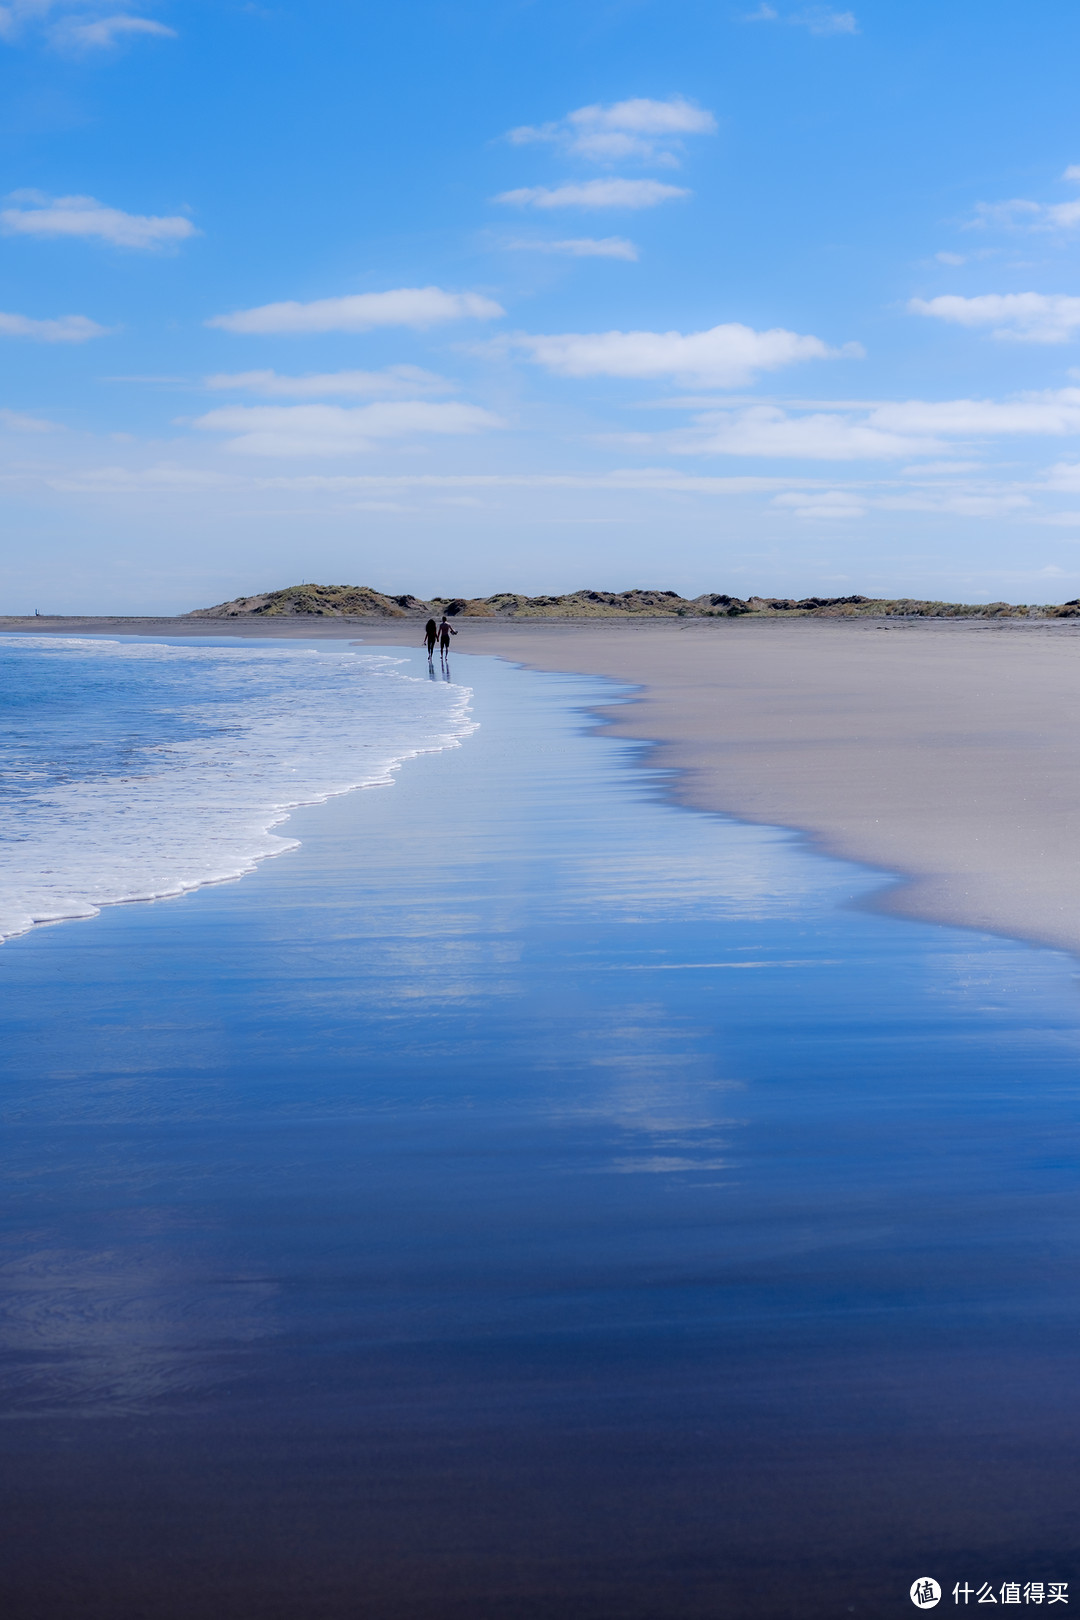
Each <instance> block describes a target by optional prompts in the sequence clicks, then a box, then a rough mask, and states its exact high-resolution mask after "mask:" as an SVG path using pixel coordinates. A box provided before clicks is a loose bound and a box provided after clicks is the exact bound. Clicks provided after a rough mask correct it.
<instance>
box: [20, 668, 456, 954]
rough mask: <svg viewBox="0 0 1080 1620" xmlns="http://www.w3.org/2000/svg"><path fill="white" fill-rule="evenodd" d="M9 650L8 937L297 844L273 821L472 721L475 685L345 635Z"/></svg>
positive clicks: (215, 878)
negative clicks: (418, 673) (346, 643)
mask: <svg viewBox="0 0 1080 1620" xmlns="http://www.w3.org/2000/svg"><path fill="white" fill-rule="evenodd" d="M3 654H4V662H5V666H6V671H7V673H8V683H7V684H8V693H7V698H8V699H9V700H10V703H11V704H12V705H14V704H18V705H19V706H18V708H17V711H15V710H14V709H13V708H11V707H9V713H11V712H14V713H15V720H14V721H13V722H8V723H6V724H5V729H4V735H3V739H2V740H3V745H4V746H3V758H2V760H0V764H2V767H3V768H2V772H0V790H2V792H3V801H4V812H5V814H4V825H3V828H2V830H0V939H3V938H9V937H11V936H12V935H15V934H21V933H25V932H26V931H27V930H28V929H29V928H31V927H33V925H34V924H35V923H44V922H57V921H60V920H62V919H65V918H76V917H91V916H94V915H96V914H97V912H98V911H99V910H100V908H101V907H102V906H106V905H116V904H118V903H120V902H122V901H125V900H150V899H161V898H165V897H167V896H170V895H179V894H183V893H184V892H185V891H187V890H190V889H195V888H199V887H200V886H201V885H203V884H207V883H218V882H222V881H223V880H226V879H229V878H236V877H240V876H241V875H243V874H244V873H246V872H250V871H251V870H252V869H253V868H254V866H255V864H256V862H257V861H260V860H263V859H265V857H267V856H269V855H279V854H281V853H282V852H283V851H285V850H288V849H293V848H296V847H297V840H295V839H290V838H286V837H282V836H280V835H278V834H276V833H274V832H272V831H271V829H272V828H273V827H275V826H276V825H278V824H279V823H280V822H282V821H283V820H284V819H285V818H286V816H287V815H288V812H289V809H290V808H293V807H296V806H298V805H304V804H315V803H319V802H321V801H323V800H325V799H327V798H329V797H331V796H332V795H334V794H339V793H346V792H348V791H350V790H351V789H353V788H359V787H374V786H377V785H385V784H388V783H390V782H391V781H392V778H393V773H394V771H395V770H396V769H397V768H398V766H400V765H401V764H402V763H403V762H404V761H405V760H407V759H410V758H412V757H414V756H415V755H417V754H422V753H429V752H432V751H435V750H439V749H443V748H448V747H454V746H456V745H457V744H458V743H459V741H460V739H461V738H462V737H464V736H465V735H466V734H467V733H468V732H469V731H470V730H472V729H473V727H472V722H471V721H470V720H469V718H468V702H469V698H470V696H471V693H470V692H469V690H468V688H467V687H462V686H457V685H450V684H445V683H442V682H439V683H431V682H429V681H427V680H417V679H415V678H414V677H412V676H409V675H408V674H406V673H404V672H403V671H402V669H401V668H400V665H401V662H402V661H401V660H400V659H395V658H392V657H387V656H382V655H375V654H370V653H363V652H357V651H355V650H354V649H352V648H347V647H342V645H341V644H340V643H338V644H333V643H331V644H327V645H326V646H324V647H320V648H312V647H309V646H296V645H293V646H267V645H265V644H263V645H260V646H245V647H239V648H238V647H228V648H223V647H206V646H201V647H200V646H192V645H191V644H187V645H184V646H168V645H164V644H162V643H123V642H114V641H96V640H80V639H76V638H71V639H63V640H59V639H57V640H54V639H53V638H51V637H18V638H14V637H13V638H4V646H3ZM58 693H59V694H60V697H61V698H62V699H63V701H58V696H57V695H58ZM58 717H59V718H58ZM97 737H100V738H101V739H102V740H101V742H100V745H99V746H95V739H96V738H97Z"/></svg>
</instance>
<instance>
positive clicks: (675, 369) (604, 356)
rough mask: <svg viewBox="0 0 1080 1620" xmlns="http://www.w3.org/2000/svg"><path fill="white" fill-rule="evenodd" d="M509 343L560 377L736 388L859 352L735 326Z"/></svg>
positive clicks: (526, 337)
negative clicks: (766, 374)
mask: <svg viewBox="0 0 1080 1620" xmlns="http://www.w3.org/2000/svg"><path fill="white" fill-rule="evenodd" d="M511 341H512V342H513V344H514V345H515V346H516V347H517V348H519V349H522V350H524V351H525V353H527V354H528V355H529V357H530V359H532V360H534V361H535V362H536V363H537V364H538V365H541V366H544V367H545V368H546V370H548V371H553V372H555V373H557V374H558V375H559V376H562V377H640V378H647V377H661V378H671V379H672V380H674V381H675V382H678V383H680V384H682V385H683V386H687V387H694V386H704V387H718V388H736V387H739V386H740V385H741V384H744V383H746V382H749V381H750V380H751V379H752V378H753V377H754V376H755V375H756V374H757V373H758V372H761V371H775V370H777V369H778V368H779V367H781V366H788V365H792V364H793V363H795V362H796V361H801V360H824V359H829V358H831V357H833V356H835V355H837V354H845V355H849V356H859V355H861V354H862V350H861V349H860V348H859V347H858V345H848V346H847V347H846V348H845V349H843V350H837V349H831V348H829V346H828V344H826V343H824V342H823V341H822V340H821V338H818V337H811V336H804V335H803V334H801V333H798V332H788V331H785V330H784V329H783V328H782V327H774V328H773V329H772V330H771V331H767V332H756V331H755V330H754V329H753V327H750V326H742V325H740V324H738V323H737V322H731V323H729V324H727V325H724V326H714V327H712V328H710V329H709V330H708V331H705V332H685V333H684V332H564V333H558V334H553V335H550V336H532V335H530V334H528V333H520V334H518V335H517V336H515V337H514V338H513V339H512V340H511Z"/></svg>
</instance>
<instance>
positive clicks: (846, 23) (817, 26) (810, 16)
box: [743, 0, 859, 35]
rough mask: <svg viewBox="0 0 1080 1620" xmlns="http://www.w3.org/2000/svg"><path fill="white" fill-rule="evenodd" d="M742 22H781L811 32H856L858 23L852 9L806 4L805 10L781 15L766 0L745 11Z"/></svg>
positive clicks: (821, 33) (824, 33) (825, 33)
mask: <svg viewBox="0 0 1080 1620" xmlns="http://www.w3.org/2000/svg"><path fill="white" fill-rule="evenodd" d="M743 22H783V23H790V24H791V25H792V26H793V27H795V28H808V29H809V30H810V32H811V33H812V34H820V35H829V34H857V33H858V32H859V24H858V22H857V21H856V18H855V13H854V12H852V11H830V10H829V8H828V6H808V7H807V8H806V10H805V11H793V12H790V13H789V14H788V16H786V17H781V15H780V13H779V12H778V11H777V10H776V8H775V6H770V5H768V4H767V3H766V0H762V4H761V5H760V6H759V7H758V9H757V10H756V11H750V12H747V13H746V15H745V16H744V17H743Z"/></svg>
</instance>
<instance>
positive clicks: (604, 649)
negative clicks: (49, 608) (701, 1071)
mask: <svg viewBox="0 0 1080 1620" xmlns="http://www.w3.org/2000/svg"><path fill="white" fill-rule="evenodd" d="M16 628H18V629H26V630H35V631H41V630H46V629H47V630H49V631H58V632H60V633H66V634H78V633H80V632H81V633H84V634H85V633H90V632H97V633H99V634H100V633H105V634H108V633H114V634H115V633H117V632H120V633H125V632H126V633H128V634H144V635H161V634H166V635H176V634H193V635H207V634H214V633H215V631H216V632H217V633H218V634H221V635H234V634H242V635H246V634H254V635H259V636H281V635H301V636H306V637H311V636H325V635H331V636H334V637H335V638H336V637H347V638H348V639H350V640H356V639H361V640H363V641H364V642H365V643H366V644H370V645H378V644H384V645H385V644H390V643H398V644H400V643H402V642H411V641H414V640H415V641H419V639H420V632H421V626H420V625H419V624H417V623H412V622H401V621H387V622H380V623H372V622H370V621H369V622H367V623H364V624H358V623H356V622H352V623H349V622H345V621H341V620H337V621H334V620H321V621H319V620H316V621H314V622H313V621H311V620H305V621H295V620H294V621H292V622H291V623H285V622H283V621H281V620H280V619H278V620H271V621H267V620H264V621H261V622H260V621H256V622H252V621H250V620H249V621H246V622H244V621H237V620H229V621H225V622H223V623H222V624H221V625H220V626H217V625H216V624H215V623H214V622H213V621H209V622H208V621H207V620H205V619H202V620H195V621H191V620H188V621H183V620H179V621H178V620H168V619H165V620H146V621H135V620H85V621H74V620H66V621H62V622H60V623H58V622H57V621H55V620H54V621H32V620H31V621H29V622H28V621H27V620H25V619H24V620H0V630H3V629H16ZM457 628H458V630H459V631H460V634H459V637H458V638H457V640H456V641H455V643H454V652H455V653H459V652H460V653H464V652H476V653H491V654H497V655H499V656H502V657H505V658H510V659H513V660H515V661H519V662H521V663H525V664H528V665H530V666H531V667H534V668H538V669H549V670H567V671H580V672H582V673H587V674H592V675H607V676H612V677H614V678H616V679H618V680H620V681H625V682H630V683H634V684H635V685H638V686H640V687H641V688H642V690H641V692H640V694H639V695H638V696H637V698H636V699H635V701H634V702H632V703H630V704H628V705H627V706H626V707H625V708H623V709H622V710H621V711H620V712H619V713H618V715H617V718H616V719H615V721H614V729H615V730H616V731H618V732H619V733H620V734H621V735H623V736H627V737H635V738H644V739H650V740H652V741H654V742H655V743H656V744H657V751H656V753H655V754H654V756H653V761H654V763H656V764H658V765H662V766H666V767H673V768H674V769H675V770H676V771H678V773H679V775H678V776H677V778H676V779H675V780H674V782H673V788H672V791H673V792H674V794H675V795H676V796H677V797H678V798H679V799H680V800H681V801H682V802H683V803H686V804H690V805H693V806H695V807H698V808H701V809H709V810H721V811H727V812H729V813H731V814H733V815H736V816H739V817H741V818H743V819H744V820H747V821H757V822H765V823H770V824H772V825H776V826H786V827H793V828H798V829H799V830H801V831H803V832H805V833H807V834H809V835H810V836H811V838H812V839H813V841H814V843H815V844H816V845H817V846H818V847H819V848H822V849H825V850H828V851H830V852H831V853H834V854H837V855H842V856H846V857H848V858H850V859H853V860H857V861H863V862H866V863H868V864H869V865H871V866H875V867H879V868H882V869H884V870H887V871H892V872H897V873H900V874H902V875H904V876H905V877H906V878H907V880H908V881H907V882H906V883H904V884H903V885H901V886H898V887H896V888H892V889H889V890H886V891H884V893H883V895H882V897H881V900H880V902H879V903H880V904H881V905H882V906H883V907H884V908H887V909H888V910H890V911H893V912H898V913H903V914H905V915H908V916H914V917H920V918H925V919H930V920H933V921H938V922H945V923H953V924H960V925H963V926H967V927H972V928H983V929H989V930H992V931H994V932H997V933H1002V934H1008V935H1011V936H1013V937H1017V938H1023V939H1029V940H1033V941H1036V942H1038V943H1042V944H1049V945H1056V946H1061V947H1064V948H1065V949H1068V950H1074V951H1080V624H1077V623H1071V622H1069V621H1064V622H1062V621H1058V622H1050V623H1046V622H1035V623H1024V622H1023V621H1016V620H1007V621H1001V622H997V623H995V622H987V621H956V620H952V621H943V622H932V623H927V622H925V621H924V622H920V623H901V624H897V623H891V624H888V625H885V624H883V623H882V622H881V621H874V620H855V621H843V620H841V621H834V622H828V623H823V622H821V621H820V620H817V621H813V620H798V621H794V622H790V623H784V622H783V621H780V622H777V621H775V620H774V621H767V622H747V621H746V620H721V621H714V620H688V621H681V622H676V623H671V622H670V621H669V622H662V621H661V622H657V621H655V620H652V621H648V620H639V621H636V622H630V623H625V622H618V621H616V622H612V621H610V620H608V621H599V622H597V621H592V622H587V623H572V624H560V623H552V622H551V621H532V622H520V621H519V622H517V623H485V622H484V621H483V620H480V619H464V620H459V621H458V622H457ZM459 668H460V666H459ZM462 673H464V671H463V672H462ZM610 714H611V711H610V710H609V711H608V715H609V717H610Z"/></svg>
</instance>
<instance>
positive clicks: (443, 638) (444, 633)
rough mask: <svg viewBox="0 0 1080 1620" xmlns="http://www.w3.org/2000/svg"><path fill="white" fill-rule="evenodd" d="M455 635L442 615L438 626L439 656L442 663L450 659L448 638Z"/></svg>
mask: <svg viewBox="0 0 1080 1620" xmlns="http://www.w3.org/2000/svg"><path fill="white" fill-rule="evenodd" d="M456 635H457V631H456V630H455V629H454V627H453V625H452V624H451V623H450V620H449V619H448V618H447V617H446V614H445V613H444V614H443V616H442V623H441V624H440V625H439V654H440V656H441V657H442V659H443V660H444V661H445V660H446V659H447V658H449V657H450V637H451V636H456Z"/></svg>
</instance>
